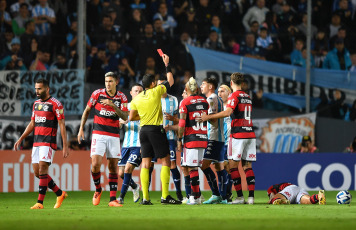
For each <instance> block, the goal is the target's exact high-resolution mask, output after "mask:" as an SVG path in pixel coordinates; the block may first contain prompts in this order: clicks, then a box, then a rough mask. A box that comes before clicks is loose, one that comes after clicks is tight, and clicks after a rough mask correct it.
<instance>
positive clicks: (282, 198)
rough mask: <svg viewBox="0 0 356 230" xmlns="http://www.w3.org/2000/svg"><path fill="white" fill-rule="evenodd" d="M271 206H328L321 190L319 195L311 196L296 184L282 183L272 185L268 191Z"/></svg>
mask: <svg viewBox="0 0 356 230" xmlns="http://www.w3.org/2000/svg"><path fill="white" fill-rule="evenodd" d="M267 195H268V197H269V201H268V203H269V204H274V205H279V204H318V203H319V204H321V205H324V204H326V199H325V192H324V190H320V191H319V194H313V195H311V196H310V195H309V193H308V192H307V191H306V190H305V189H303V188H301V187H299V186H297V185H294V184H291V183H280V184H275V185H272V186H270V187H269V188H268V190H267Z"/></svg>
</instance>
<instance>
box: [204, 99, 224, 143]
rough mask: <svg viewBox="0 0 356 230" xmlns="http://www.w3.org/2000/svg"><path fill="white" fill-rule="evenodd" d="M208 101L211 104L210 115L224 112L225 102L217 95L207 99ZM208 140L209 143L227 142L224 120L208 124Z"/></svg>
mask: <svg viewBox="0 0 356 230" xmlns="http://www.w3.org/2000/svg"><path fill="white" fill-rule="evenodd" d="M206 101H207V102H208V104H209V110H208V114H215V113H219V112H221V111H223V110H224V104H223V101H222V100H221V98H220V97H218V95H216V94H215V93H213V94H211V95H210V96H209V97H207V99H206ZM208 139H209V141H220V142H225V138H224V118H219V119H216V120H215V121H213V122H211V121H209V122H208Z"/></svg>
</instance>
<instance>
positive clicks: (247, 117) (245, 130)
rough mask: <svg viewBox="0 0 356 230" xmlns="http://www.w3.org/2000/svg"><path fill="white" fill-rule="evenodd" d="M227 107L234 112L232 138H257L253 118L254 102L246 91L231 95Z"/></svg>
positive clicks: (232, 116) (232, 115)
mask: <svg viewBox="0 0 356 230" xmlns="http://www.w3.org/2000/svg"><path fill="white" fill-rule="evenodd" d="M226 107H229V108H231V109H232V110H233V113H232V114H231V115H230V117H231V134H230V137H233V138H236V139H249V138H256V135H255V132H254V130H253V124H252V118H251V111H252V100H251V99H250V96H249V95H248V94H247V93H245V92H244V91H240V90H238V91H235V92H233V93H232V94H231V95H230V97H229V99H228V101H227V105H226Z"/></svg>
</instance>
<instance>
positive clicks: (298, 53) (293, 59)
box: [290, 38, 304, 65]
mask: <svg viewBox="0 0 356 230" xmlns="http://www.w3.org/2000/svg"><path fill="white" fill-rule="evenodd" d="M303 47H304V40H303V39H301V38H299V39H297V40H296V41H295V47H294V50H293V52H292V53H291V54H290V63H291V64H292V65H294V64H295V63H300V60H301V59H303V57H302V49H303Z"/></svg>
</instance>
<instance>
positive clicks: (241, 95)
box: [239, 93, 249, 97]
mask: <svg viewBox="0 0 356 230" xmlns="http://www.w3.org/2000/svg"><path fill="white" fill-rule="evenodd" d="M239 96H240V97H249V95H248V94H246V93H239Z"/></svg>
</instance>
